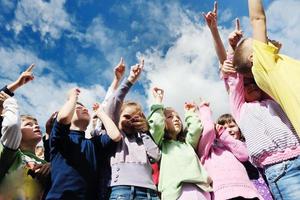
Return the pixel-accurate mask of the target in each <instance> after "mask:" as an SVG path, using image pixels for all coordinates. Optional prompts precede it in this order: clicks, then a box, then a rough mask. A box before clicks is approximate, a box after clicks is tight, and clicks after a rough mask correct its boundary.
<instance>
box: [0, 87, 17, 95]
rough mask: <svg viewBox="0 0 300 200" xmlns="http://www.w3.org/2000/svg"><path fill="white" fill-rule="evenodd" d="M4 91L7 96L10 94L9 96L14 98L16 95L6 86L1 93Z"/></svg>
mask: <svg viewBox="0 0 300 200" xmlns="http://www.w3.org/2000/svg"><path fill="white" fill-rule="evenodd" d="M1 91H3V92H5V93H6V94H8V95H9V96H11V97H13V96H14V95H15V94H14V93H13V92H11V91H10V90H9V89H8V88H7V85H6V86H4V87H3V88H1V89H0V92H1Z"/></svg>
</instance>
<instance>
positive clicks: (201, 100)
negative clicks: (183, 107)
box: [200, 98, 209, 107]
mask: <svg viewBox="0 0 300 200" xmlns="http://www.w3.org/2000/svg"><path fill="white" fill-rule="evenodd" d="M203 106H207V107H209V102H207V101H205V100H203V99H202V98H200V107H203Z"/></svg>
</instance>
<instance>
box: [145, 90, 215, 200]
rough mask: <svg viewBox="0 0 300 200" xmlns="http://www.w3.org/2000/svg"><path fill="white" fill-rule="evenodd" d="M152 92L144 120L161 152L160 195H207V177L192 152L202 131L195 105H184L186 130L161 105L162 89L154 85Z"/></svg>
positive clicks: (195, 198)
mask: <svg viewBox="0 0 300 200" xmlns="http://www.w3.org/2000/svg"><path fill="white" fill-rule="evenodd" d="M153 96H154V98H155V100H156V103H155V104H153V105H152V106H151V114H150V116H149V118H148V121H149V124H150V131H151V134H152V136H153V138H154V140H155V142H156V143H157V144H158V145H159V146H160V148H161V151H162V153H163V154H162V159H161V163H160V174H159V183H158V189H159V191H160V192H161V193H162V199H167V200H168V199H180V200H185V199H189V200H198V199H210V194H209V192H210V191H212V188H211V186H210V184H211V179H210V177H209V176H208V174H207V172H206V171H205V169H204V168H203V166H202V165H201V163H200V161H199V159H198V156H197V155H196V153H195V149H196V148H197V145H198V141H199V138H200V136H201V133H202V125H201V122H200V120H199V118H198V116H197V114H196V113H195V110H196V106H195V105H194V104H186V105H185V109H186V117H185V122H186V123H187V131H184V128H183V124H182V121H181V120H180V118H179V116H178V114H177V112H176V111H174V110H173V109H172V108H164V107H163V105H162V100H163V90H162V89H159V88H154V90H153Z"/></svg>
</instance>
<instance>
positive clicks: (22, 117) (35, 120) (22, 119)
mask: <svg viewBox="0 0 300 200" xmlns="http://www.w3.org/2000/svg"><path fill="white" fill-rule="evenodd" d="M25 120H31V121H34V122H36V123H37V119H36V118H35V117H33V116H31V115H21V121H25Z"/></svg>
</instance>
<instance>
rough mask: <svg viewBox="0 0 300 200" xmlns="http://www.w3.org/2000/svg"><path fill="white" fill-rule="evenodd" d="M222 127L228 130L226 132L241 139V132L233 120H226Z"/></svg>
mask: <svg viewBox="0 0 300 200" xmlns="http://www.w3.org/2000/svg"><path fill="white" fill-rule="evenodd" d="M224 127H225V128H226V130H228V133H229V134H230V135H231V136H232V137H233V138H234V139H236V140H240V139H241V132H240V129H239V127H238V125H237V124H236V123H235V122H234V121H231V122H228V123H225V124H224Z"/></svg>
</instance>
